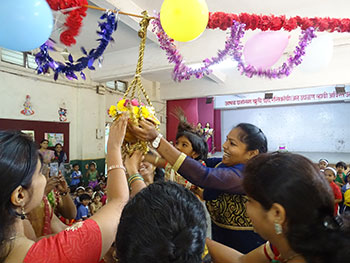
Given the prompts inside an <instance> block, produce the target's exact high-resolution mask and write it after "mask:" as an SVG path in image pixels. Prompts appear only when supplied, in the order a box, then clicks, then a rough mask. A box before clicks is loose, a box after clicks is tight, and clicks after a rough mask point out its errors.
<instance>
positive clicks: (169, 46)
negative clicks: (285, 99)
mask: <svg viewBox="0 0 350 263" xmlns="http://www.w3.org/2000/svg"><path fill="white" fill-rule="evenodd" d="M152 23H153V26H154V27H153V32H155V33H156V35H157V37H158V41H159V43H160V47H161V49H163V50H165V52H166V54H167V56H168V61H169V63H174V64H175V67H174V70H173V74H172V77H173V79H174V80H175V81H178V82H181V81H182V80H184V79H186V80H189V79H190V78H191V77H192V76H195V77H196V78H197V79H199V78H202V77H203V76H204V75H205V74H206V75H208V74H210V72H211V70H210V69H209V67H211V66H212V65H215V64H218V63H220V62H222V61H223V60H224V59H225V58H226V56H231V58H232V59H233V60H235V61H237V62H238V70H239V71H240V72H241V74H242V75H246V76H247V77H249V78H251V77H253V76H259V77H266V78H269V79H273V78H282V77H286V76H289V74H290V73H291V71H292V69H293V68H294V67H295V66H297V65H299V64H300V63H301V62H302V58H301V57H302V56H303V55H305V48H306V47H307V46H308V45H309V44H310V42H311V40H312V39H313V38H315V37H316V35H315V33H314V31H315V30H314V28H312V27H310V28H308V29H306V30H303V31H302V35H301V37H300V41H299V46H297V47H296V48H295V50H294V55H292V56H290V57H289V58H288V60H287V62H285V63H283V64H282V66H281V67H279V68H277V69H267V70H261V69H256V68H255V67H253V66H251V65H245V64H244V62H243V60H242V49H243V45H241V39H242V38H243V36H244V33H245V32H244V28H245V25H244V24H240V23H238V22H236V21H233V24H232V26H231V28H230V34H229V37H228V38H227V40H226V41H225V49H224V50H219V51H218V53H217V56H216V57H212V58H211V59H209V58H206V59H204V60H203V66H202V67H200V68H196V69H193V68H191V67H189V66H187V65H185V63H184V62H183V57H182V55H181V54H180V52H179V50H178V49H177V48H176V45H175V44H174V40H173V39H171V38H169V37H168V35H167V34H166V33H165V32H164V30H163V28H162V25H161V23H160V19H159V14H158V16H157V19H154V20H153V22H152Z"/></svg>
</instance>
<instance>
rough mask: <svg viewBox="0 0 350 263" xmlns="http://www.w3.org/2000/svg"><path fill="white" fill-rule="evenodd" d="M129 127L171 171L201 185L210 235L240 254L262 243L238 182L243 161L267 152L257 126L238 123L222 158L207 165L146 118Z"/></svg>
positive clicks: (214, 159) (225, 145) (241, 186)
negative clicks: (249, 215) (168, 138)
mask: <svg viewBox="0 0 350 263" xmlns="http://www.w3.org/2000/svg"><path fill="white" fill-rule="evenodd" d="M129 129H130V131H131V132H132V133H133V134H134V135H136V136H137V137H138V138H139V139H141V140H145V141H151V142H152V146H153V147H154V148H156V149H157V151H158V152H159V153H160V154H161V155H162V156H163V157H164V158H165V159H166V160H168V162H169V163H170V164H172V165H173V169H174V170H175V171H177V172H178V173H179V174H181V175H182V176H183V177H185V178H186V179H187V180H188V181H190V182H191V183H193V184H195V185H197V186H199V187H202V188H204V193H203V197H204V199H205V200H206V204H207V207H208V211H209V213H210V216H211V221H212V238H213V239H214V240H215V241H217V242H220V243H222V244H225V245H226V246H229V247H231V248H234V249H236V250H238V251H240V252H242V253H247V252H249V251H251V250H252V249H255V248H256V247H258V246H260V245H261V244H263V243H264V240H263V239H262V238H261V237H260V236H258V235H257V234H256V233H254V231H253V227H252V224H251V221H250V219H249V218H248V217H247V214H246V208H245V203H246V201H247V197H246V195H245V192H244V190H243V185H242V181H243V177H242V171H243V168H244V165H245V163H246V162H247V161H248V160H250V159H251V158H253V157H254V156H256V155H258V154H260V153H265V152H267V140H266V137H265V135H264V133H263V132H262V131H261V130H260V129H259V128H257V127H256V126H254V125H252V124H249V123H241V124H238V125H237V126H236V127H234V128H233V129H232V130H231V131H230V133H229V134H228V135H227V138H226V142H225V143H224V144H223V150H224V155H223V157H222V158H211V159H208V160H207V162H206V164H207V167H205V166H203V165H201V164H200V163H198V162H197V161H195V160H193V159H191V158H190V157H187V156H186V155H184V154H182V153H181V152H179V151H178V150H177V149H176V148H175V147H173V146H172V145H171V144H170V143H168V142H167V141H166V140H165V139H163V138H162V136H161V134H159V133H158V131H157V130H156V129H155V128H154V126H153V125H152V124H150V123H149V122H147V121H141V122H140V126H132V125H129Z"/></svg>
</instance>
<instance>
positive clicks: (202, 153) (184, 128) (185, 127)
mask: <svg viewBox="0 0 350 263" xmlns="http://www.w3.org/2000/svg"><path fill="white" fill-rule="evenodd" d="M175 147H176V149H178V150H179V151H180V152H183V153H184V154H186V155H187V156H189V157H191V158H192V159H195V160H197V161H199V162H200V163H201V164H203V165H205V163H204V161H205V160H206V159H207V155H208V145H207V143H206V141H205V139H204V137H202V136H200V135H199V134H198V133H197V132H196V130H195V129H194V128H193V127H192V126H191V125H190V124H189V123H187V122H186V121H180V123H179V126H178V128H177V134H176V143H175ZM144 161H145V162H149V163H151V164H154V165H155V166H157V167H161V168H164V169H165V181H174V182H176V183H178V184H181V185H183V186H184V187H185V188H187V189H192V190H193V189H195V188H196V186H194V185H192V184H191V183H190V182H189V181H187V180H186V179H185V178H183V177H182V176H181V175H180V174H178V173H177V172H175V171H174V170H173V167H172V166H171V165H170V164H169V163H168V162H167V161H166V160H165V159H163V158H159V157H158V156H155V155H150V154H147V155H146V157H145V159H144Z"/></svg>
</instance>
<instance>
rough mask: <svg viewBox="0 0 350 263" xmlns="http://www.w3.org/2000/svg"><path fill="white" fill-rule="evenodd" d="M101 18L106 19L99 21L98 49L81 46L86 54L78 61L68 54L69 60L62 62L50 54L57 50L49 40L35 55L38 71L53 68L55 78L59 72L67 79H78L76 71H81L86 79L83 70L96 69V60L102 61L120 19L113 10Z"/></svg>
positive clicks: (41, 72)
mask: <svg viewBox="0 0 350 263" xmlns="http://www.w3.org/2000/svg"><path fill="white" fill-rule="evenodd" d="M100 19H106V21H105V22H102V23H99V27H100V31H98V32H97V34H98V36H99V39H98V41H100V44H99V46H98V47H97V48H96V49H91V50H90V51H89V52H87V51H86V50H85V48H84V47H81V51H82V52H83V54H84V55H85V56H82V57H81V58H79V59H78V60H77V61H76V62H74V60H73V56H72V55H71V54H70V55H69V56H68V60H69V62H66V63H62V62H58V61H55V60H54V59H53V58H52V57H51V56H50V54H49V51H55V49H54V47H53V43H52V42H51V41H47V42H46V43H45V44H43V45H42V46H41V47H40V52H39V53H37V54H36V55H35V62H36V64H37V65H38V67H37V69H36V71H37V73H38V74H45V73H47V72H48V71H49V69H50V68H51V69H52V70H53V71H54V79H55V80H57V78H58V76H59V74H64V75H65V76H66V78H67V79H69V80H72V79H78V77H77V75H76V74H75V72H80V76H81V77H82V78H83V79H84V80H85V79H86V77H85V74H84V73H83V70H84V69H85V68H89V69H90V70H94V69H95V67H94V66H93V64H94V62H95V61H96V60H98V61H99V63H101V60H102V55H103V53H104V51H105V50H106V48H107V46H108V44H109V43H110V42H111V41H114V39H113V37H112V34H113V33H114V32H115V31H116V30H117V26H118V19H117V16H116V15H115V14H114V13H113V12H108V13H104V14H103V15H102V16H101V17H100Z"/></svg>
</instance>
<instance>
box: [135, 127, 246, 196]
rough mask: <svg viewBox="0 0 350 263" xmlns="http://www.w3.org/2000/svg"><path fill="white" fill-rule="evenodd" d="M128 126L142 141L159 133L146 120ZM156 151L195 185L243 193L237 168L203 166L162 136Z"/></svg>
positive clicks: (148, 139) (151, 138) (152, 138)
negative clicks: (138, 124)
mask: <svg viewBox="0 0 350 263" xmlns="http://www.w3.org/2000/svg"><path fill="white" fill-rule="evenodd" d="M129 127H130V131H131V132H132V133H133V134H134V135H136V136H137V137H138V138H139V139H141V140H144V141H153V140H154V139H155V138H156V137H157V136H158V134H159V133H158V131H157V130H156V129H155V128H154V126H153V125H152V124H151V123H149V122H148V121H140V127H139V126H135V125H134V126H132V125H130V126H129ZM157 151H158V153H159V154H160V155H161V156H162V157H163V158H164V159H166V160H167V161H168V162H169V163H170V164H171V165H172V166H173V169H174V170H175V171H178V172H179V174H181V175H182V176H183V177H185V178H186V179H187V180H189V181H190V182H191V183H193V184H195V185H197V186H200V187H203V188H211V189H217V190H222V191H226V192H230V193H244V191H243V187H242V177H241V171H240V170H239V169H235V168H208V167H205V166H203V165H201V164H200V163H199V162H197V161H195V160H193V159H191V158H190V157H186V155H184V154H183V153H181V152H180V151H179V150H177V149H176V148H175V147H174V146H173V145H171V144H170V143H169V142H168V141H167V140H165V139H164V138H162V139H161V140H160V144H159V147H158V148H157Z"/></svg>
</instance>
